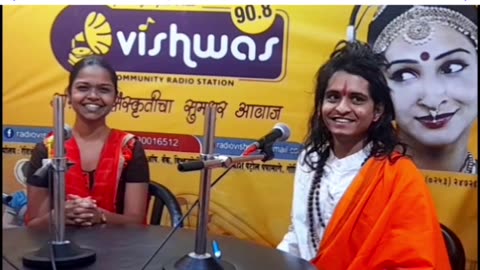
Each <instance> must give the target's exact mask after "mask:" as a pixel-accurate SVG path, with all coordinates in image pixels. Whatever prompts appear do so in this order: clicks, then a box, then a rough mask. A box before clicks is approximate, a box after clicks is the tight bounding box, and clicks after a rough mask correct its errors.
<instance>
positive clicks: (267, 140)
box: [245, 123, 290, 155]
mask: <svg viewBox="0 0 480 270" xmlns="http://www.w3.org/2000/svg"><path fill="white" fill-rule="evenodd" d="M288 138H290V128H289V127H288V126H287V125H286V124H283V123H277V124H275V126H274V127H273V129H272V130H271V131H270V132H269V133H268V134H267V135H265V136H263V137H262V138H260V139H259V140H257V141H256V142H254V143H252V144H251V145H249V146H248V147H247V148H246V150H245V154H246V155H248V154H250V153H252V152H254V151H256V150H259V149H261V150H263V149H264V148H265V146H267V145H271V144H273V143H274V142H277V141H278V142H283V141H286V140H288Z"/></svg>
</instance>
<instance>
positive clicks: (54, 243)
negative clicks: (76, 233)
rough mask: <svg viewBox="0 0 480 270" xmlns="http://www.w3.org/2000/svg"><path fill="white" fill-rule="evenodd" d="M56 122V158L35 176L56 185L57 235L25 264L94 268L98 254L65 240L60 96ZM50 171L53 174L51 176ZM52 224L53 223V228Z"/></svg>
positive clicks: (56, 102)
mask: <svg viewBox="0 0 480 270" xmlns="http://www.w3.org/2000/svg"><path fill="white" fill-rule="evenodd" d="M54 119H55V130H54V141H55V157H54V158H52V159H47V160H44V161H43V163H44V165H43V166H42V167H41V168H39V169H38V171H37V172H36V173H35V175H36V176H37V177H41V176H43V177H45V175H48V178H49V179H48V181H49V183H52V181H53V189H54V190H53V193H54V194H53V202H54V206H53V214H54V221H53V224H54V228H55V233H54V237H53V238H54V240H51V241H50V242H48V243H46V244H45V245H43V246H42V247H41V248H40V249H38V250H35V251H33V252H30V253H27V254H25V255H24V256H23V260H22V261H23V264H24V265H25V266H26V267H31V268H35V269H51V268H52V266H53V265H55V266H56V267H58V268H72V267H82V266H86V265H89V264H92V263H93V262H95V260H96V253H95V251H93V250H91V249H87V248H82V247H80V246H78V245H76V244H75V243H73V242H72V241H69V240H65V174H66V170H67V169H68V166H67V165H69V164H67V158H66V157H65V137H64V135H65V134H64V104H63V99H62V97H60V96H56V97H55V99H54ZM49 171H50V172H52V173H48V172H49ZM52 175H53V177H52ZM51 178H53V179H51ZM51 223H52V220H51V219H50V226H51V225H52V224H51ZM52 253H53V254H52ZM52 260H53V261H52Z"/></svg>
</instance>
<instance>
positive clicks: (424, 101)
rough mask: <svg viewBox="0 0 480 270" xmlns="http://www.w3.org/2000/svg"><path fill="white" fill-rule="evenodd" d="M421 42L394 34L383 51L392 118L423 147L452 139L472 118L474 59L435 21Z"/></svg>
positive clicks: (470, 49)
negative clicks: (391, 104) (410, 41)
mask: <svg viewBox="0 0 480 270" xmlns="http://www.w3.org/2000/svg"><path fill="white" fill-rule="evenodd" d="M434 27H435V32H434V33H433V36H432V39H431V40H430V41H429V42H427V43H426V44H423V45H414V44H410V43H408V42H406V41H405V40H404V39H403V38H402V36H401V35H399V36H398V37H397V38H396V39H395V40H394V41H393V42H392V43H391V44H390V46H389V47H388V49H387V50H386V51H385V56H386V58H387V60H388V62H389V63H390V64H389V66H388V67H387V69H386V76H387V79H388V84H389V86H390V87H391V88H392V99H393V102H394V105H395V114H396V122H397V124H398V126H399V128H400V130H401V131H402V132H403V133H406V134H407V135H409V137H412V138H415V139H416V140H417V141H419V142H420V143H422V144H424V145H428V146H440V145H445V144H451V143H454V142H456V141H457V140H458V139H459V137H460V136H461V135H462V134H464V133H465V132H468V133H469V132H470V127H471V125H472V123H473V121H474V120H475V119H476V118H477V113H478V108H477V95H478V93H477V92H478V91H477V90H478V76H477V69H478V60H477V51H476V49H475V47H474V46H473V44H472V43H471V42H470V40H468V39H467V38H466V37H465V36H464V35H463V34H461V33H459V32H457V31H455V30H453V29H451V28H450V27H447V26H443V25H439V24H435V25H434Z"/></svg>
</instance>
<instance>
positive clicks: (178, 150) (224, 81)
mask: <svg viewBox="0 0 480 270" xmlns="http://www.w3.org/2000/svg"><path fill="white" fill-rule="evenodd" d="M351 10H352V7H351V6H337V7H335V6H316V7H313V6H308V7H301V6H269V5H263V6H260V5H259V6H249V5H247V6H215V7H213V6H212V7H204V6H170V7H163V6H128V7H125V6H49V7H41V6H35V7H33V6H32V7H29V6H6V7H4V9H3V15H4V22H5V23H4V29H3V33H4V54H3V55H4V65H3V67H4V74H3V75H4V76H3V78H4V88H3V100H4V126H3V156H4V158H3V166H4V168H5V170H4V173H3V188H4V190H5V191H7V192H13V191H16V190H18V189H19V188H21V187H20V185H18V184H17V182H16V180H15V173H14V170H15V164H16V163H17V161H18V160H20V159H25V158H29V154H30V152H31V149H32V148H33V146H34V144H35V143H37V142H40V141H41V140H42V138H43V137H44V136H45V134H46V133H48V132H50V131H51V130H52V126H53V110H52V106H51V100H52V97H53V96H54V95H65V88H66V86H67V83H68V70H69V69H70V68H71V66H72V65H73V64H75V63H76V62H77V61H79V60H80V59H82V57H85V56H88V55H91V54H98V55H103V56H105V57H106V58H107V59H108V60H109V61H110V62H111V64H112V65H113V66H114V68H115V69H116V70H117V72H118V79H119V88H120V89H119V90H120V96H119V98H118V102H117V104H116V106H115V108H114V109H113V112H112V114H111V115H110V116H109V118H108V119H109V125H110V126H111V127H113V128H118V129H122V130H126V131H130V132H132V133H134V134H136V135H138V136H139V138H140V140H141V142H142V143H143V145H144V147H145V148H146V151H147V156H148V160H149V162H150V170H151V177H152V180H153V181H157V182H160V183H162V184H164V185H166V186H167V187H168V188H170V189H171V190H172V192H174V193H175V195H176V196H177V198H178V200H179V202H180V203H181V205H182V207H183V209H184V211H186V209H188V207H190V205H191V204H192V203H193V202H194V201H195V200H196V199H197V198H198V196H197V194H198V188H199V180H200V173H199V172H191V173H181V172H179V171H178V170H177V164H178V163H179V162H183V161H186V160H190V159H195V158H197V157H198V156H199V153H200V151H201V148H202V145H201V144H202V143H201V142H202V136H203V125H204V117H203V113H204V109H205V105H206V104H213V105H214V106H215V108H216V119H217V121H216V122H217V127H216V137H217V139H216V153H218V154H222V155H234V156H235V155H240V154H241V152H242V150H243V149H244V148H245V147H246V145H248V144H249V143H251V142H252V141H253V140H254V139H257V138H259V137H261V136H263V135H264V134H266V133H267V132H268V131H269V130H271V128H272V127H273V126H274V125H275V124H276V123H278V122H283V123H286V124H287V125H289V126H290V128H291V130H292V136H291V137H290V139H289V141H288V142H285V143H278V144H276V145H275V147H274V153H275V159H274V160H272V161H269V162H267V163H262V162H247V163H244V164H237V166H236V167H235V169H234V170H231V171H230V172H229V173H228V174H227V175H226V176H225V177H224V178H223V179H222V180H221V182H219V183H218V184H217V185H216V186H215V187H214V188H213V189H212V197H211V208H210V215H209V218H210V219H209V230H210V232H212V233H217V234H224V235H232V236H234V237H238V238H241V239H248V240H251V241H255V242H257V243H260V244H263V245H267V246H272V247H273V246H275V245H276V244H277V243H278V242H279V241H280V240H281V238H282V237H283V235H284V234H285V232H286V231H287V227H288V225H289V223H290V207H291V202H292V188H293V176H294V172H295V162H296V159H297V156H298V154H299V153H300V151H301V149H302V148H301V143H302V141H303V138H304V136H305V134H306V126H307V121H308V117H309V114H310V109H311V107H312V104H313V103H312V100H313V89H314V81H315V80H314V76H315V73H316V72H317V70H318V68H319V67H320V65H321V64H322V63H323V62H324V61H325V60H326V59H327V58H328V56H329V54H330V53H331V51H332V50H333V48H334V45H335V44H336V43H337V42H338V41H339V40H340V39H345V33H346V26H347V23H348V20H349V17H350V12H351ZM373 19H374V16H373V12H368V13H367V15H366V16H365V18H364V19H363V23H362V24H363V25H362V26H361V27H360V30H359V31H360V33H359V38H361V39H363V40H366V34H367V29H368V24H370V23H372V21H373ZM436 31H447V29H443V28H440V29H436ZM447 32H448V31H447ZM447 32H446V33H447ZM448 34H449V35H451V36H450V40H452V41H457V42H460V41H461V37H462V36H461V35H460V34H458V33H457V32H455V31H450V32H448ZM456 34H458V35H459V36H458V37H457V36H454V35H456ZM442 37H443V36H442V35H437V36H435V37H434V38H433V39H432V40H431V41H430V43H431V44H432V51H431V52H430V54H431V55H432V57H434V56H436V54H437V51H435V50H437V49H438V48H441V49H443V48H444V47H445V46H447V45H448V42H444V41H442V40H441V38H442ZM435 38H437V39H438V40H437V41H436V40H435ZM465 40H467V39H466V38H465ZM394 42H396V41H394ZM398 42H402V41H398ZM435 42H438V44H441V46H440V45H438V44H435ZM465 43H467V41H465ZM392 44H393V43H392ZM408 45H409V44H407V43H406V44H400V45H399V44H397V45H396V46H392V48H391V49H390V48H389V49H387V50H390V51H388V52H387V53H388V54H390V55H392V54H395V55H398V58H399V59H404V58H409V57H410V53H411V52H412V50H410V49H408ZM439 46H440V47H439ZM442 46H443V47H442ZM465 46H467V45H465ZM469 46H471V44H470V45H469ZM399 48H400V49H399ZM401 48H404V50H401ZM455 48H456V47H455ZM455 48H454V49H455ZM465 48H467V49H466V50H468V48H469V47H468V46H467V47H465ZM447 49H448V48H446V51H447ZM438 50H439V49H438ZM404 55H405V57H404ZM476 55H477V54H476V51H475V50H474V51H473V52H472V54H464V55H461V57H463V58H462V59H464V60H462V61H464V62H465V61H467V62H468V61H470V62H472V63H473V62H474V64H471V65H470V66H469V67H467V64H463V63H464V62H460V61H459V60H456V58H455V55H451V56H450V58H449V59H450V62H447V60H445V59H444V60H442V61H443V62H442V63H441V64H439V65H443V66H442V68H444V69H445V70H450V71H452V70H454V71H455V72H459V73H458V74H459V75H458V76H459V77H458V78H457V79H456V80H457V83H455V85H457V86H458V85H461V86H462V87H463V88H462V89H454V90H455V93H456V95H457V96H455V97H452V98H451V99H453V100H454V101H455V100H457V99H458V100H460V102H452V104H458V105H455V106H456V107H455V106H453V107H451V108H450V109H452V110H460V112H462V113H459V114H458V115H454V113H450V112H437V113H439V114H438V121H437V120H436V119H437V115H434V116H433V118H434V119H433V121H432V119H429V118H428V117H429V116H428V115H427V116H422V115H412V114H413V113H412V112H413V111H415V109H411V108H413V107H409V106H413V105H414V102H413V103H412V102H411V101H412V100H416V99H415V97H413V96H412V97H410V96H408V95H410V93H412V95H415V92H414V91H413V90H412V89H411V88H412V87H413V86H410V88H409V89H407V88H406V89H400V90H402V91H401V93H402V94H401V95H403V96H402V97H400V98H399V97H394V98H395V100H394V101H395V106H398V107H397V108H398V111H401V112H404V113H402V114H401V115H400V116H399V117H397V118H398V119H397V126H398V128H399V129H400V132H401V131H402V129H403V130H405V132H407V133H408V131H409V130H410V131H411V130H412V129H415V128H417V129H418V130H417V131H418V132H416V133H415V134H417V135H418V137H419V138H417V141H418V142H422V143H423V144H421V145H420V146H419V147H420V148H421V149H423V150H425V151H429V150H428V149H429V148H428V147H429V146H430V145H433V144H435V143H438V142H439V141H442V142H445V145H447V146H448V144H449V143H451V144H452V145H455V147H458V148H462V147H463V148H464V147H465V146H466V147H467V148H468V150H469V152H468V153H469V154H468V156H467V158H466V160H465V164H467V165H468V166H467V167H466V168H465V169H464V168H463V167H462V169H461V170H459V169H456V170H452V172H448V169H447V170H444V171H438V170H436V168H434V167H429V166H428V165H425V166H423V165H422V169H425V170H424V173H425V181H426V182H427V184H428V185H429V187H430V188H431V191H432V194H433V196H434V198H435V203H436V206H437V209H438V213H439V216H440V219H441V222H442V223H443V224H444V225H446V226H447V227H449V228H450V229H451V230H453V231H454V232H455V234H456V235H457V236H458V237H459V238H460V239H461V242H462V245H463V246H464V248H465V250H466V253H467V258H468V264H469V267H470V268H468V269H477V239H478V238H477V237H478V236H477V235H478V231H477V210H478V209H477V171H476V167H477V164H476V160H477V132H476V125H477V104H476V100H477V98H476V95H477V91H476V89H477V88H478V82H477V79H475V80H471V79H465V81H461V80H463V78H462V77H461V76H462V75H461V73H460V72H468V70H472V69H474V72H475V74H474V75H472V76H474V77H475V78H477V77H476V76H477V75H476V74H477V73H476V72H477V71H476V69H477V68H478V64H477V62H476V57H477V56H476ZM395 57H397V56H395ZM417 57H418V56H417ZM459 57H460V56H459ZM452 59H453V60H452ZM420 65H422V64H421V63H420ZM421 68H422V70H423V69H425V70H426V69H428V68H432V67H431V66H428V65H425V66H424V67H423V66H422V67H421ZM412 70H413V69H412V68H408V67H404V69H403V70H401V69H400V68H399V69H398V70H396V71H392V74H389V76H391V78H393V79H395V78H396V79H398V80H396V81H395V82H396V83H395V84H394V85H392V89H393V90H396V88H395V87H397V88H401V87H408V86H404V85H403V84H401V83H399V82H398V81H400V80H406V79H408V78H410V77H412V76H417V75H418V74H420V73H415V72H414V71H412ZM452 72H453V71H452ZM427 73H428V74H433V73H431V72H430V71H425V74H427ZM438 74H440V73H438ZM442 74H443V73H442ZM465 74H467V73H465ZM472 74H473V73H472ZM409 76H410V77H409ZM418 76H419V75H418ZM418 76H417V77H416V78H417V79H420V77H418ZM464 76H467V75H464ZM469 78H471V76H470V77H469ZM426 82H428V81H426ZM432 83H434V82H433V81H432ZM445 85H446V86H445V87H448V86H449V85H450V84H445ZM437 86H438V85H437V84H435V85H432V87H437ZM427 87H428V86H427ZM406 90H412V91H406ZM457 90H458V91H457ZM460 90H461V91H460ZM446 91H447V94H446V95H447V96H446V97H445V98H446V99H448V98H450V97H448V92H449V90H448V89H447V90H446ZM462 93H463V94H462ZM460 95H464V96H463V97H460ZM472 95H473V96H472ZM463 100H467V101H469V102H463V103H462V101H463ZM473 100H475V101H474V102H475V104H473V103H472V102H473ZM462 106H463V107H462ZM67 107H68V106H67ZM402 110H403V111H402ZM441 113H443V114H444V115H441ZM408 117H411V118H413V117H417V118H418V119H419V121H420V122H421V124H418V126H416V127H412V126H409V125H408V123H410V122H411V121H408V119H407V118H408ZM422 117H423V118H422ZM430 117H431V116H430ZM441 117H443V118H441ZM462 117H464V118H462ZM440 118H441V119H440ZM73 120H74V113H73V111H72V109H71V108H67V110H66V121H67V123H68V124H70V125H72V124H73ZM422 121H423V122H422ZM448 121H452V122H453V121H457V122H456V124H455V125H454V126H453V127H451V131H450V133H448V134H443V135H442V134H440V133H438V134H439V135H438V134H435V132H434V131H431V130H437V131H436V132H441V131H439V130H440V127H441V125H446V124H448ZM416 123H417V122H416ZM461 123H464V124H461ZM404 124H405V125H404ZM452 124H453V123H452ZM424 126H425V127H429V128H431V130H429V131H428V132H426V131H425V132H424V131H422V129H421V128H423V127H424ZM432 126H435V127H432ZM460 133H462V134H466V135H465V136H464V135H461V134H460ZM415 134H414V135H415ZM425 134H427V135H428V136H431V137H429V138H425V136H427V135H425ZM417 135H415V136H417ZM415 136H414V137H415ZM422 136H423V137H422ZM442 138H443V140H442ZM450 138H451V139H450ZM413 139H414V140H415V138H413ZM462 144H463V145H462ZM412 145H419V144H418V143H417V144H415V143H412ZM452 145H450V148H448V149H453V148H451V147H452ZM447 146H446V147H447ZM422 147H423V148H422ZM434 148H435V147H432V149H434ZM437 148H438V147H437ZM440 148H441V147H440ZM435 149H436V148H435ZM419 151H420V150H419ZM450 152H451V151H450ZM445 158H449V157H446V156H445ZM463 159H465V156H462V162H461V163H463ZM452 160H453V158H452ZM419 164H424V163H419ZM455 171H457V172H455ZM458 171H463V173H458ZM222 172H223V169H214V173H213V179H212V180H214V179H215V178H216V177H217V176H219V175H220V174H221V173H222ZM195 216H196V213H195V211H194V212H193V214H192V215H191V216H190V217H189V218H188V219H187V221H186V223H187V226H188V227H194V226H195V222H196V217H195Z"/></svg>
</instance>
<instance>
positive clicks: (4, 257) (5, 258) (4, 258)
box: [2, 254, 20, 270]
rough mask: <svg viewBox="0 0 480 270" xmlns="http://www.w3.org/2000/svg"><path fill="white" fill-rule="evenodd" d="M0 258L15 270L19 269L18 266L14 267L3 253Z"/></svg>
mask: <svg viewBox="0 0 480 270" xmlns="http://www.w3.org/2000/svg"><path fill="white" fill-rule="evenodd" d="M2 259H3V260H4V261H6V262H7V263H8V264H9V265H10V266H11V267H13V268H15V270H20V268H18V267H16V266H15V265H14V264H13V263H12V262H11V261H10V260H9V259H7V257H6V256H5V255H3V254H2Z"/></svg>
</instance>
